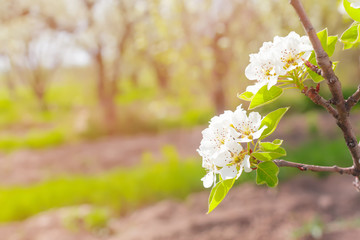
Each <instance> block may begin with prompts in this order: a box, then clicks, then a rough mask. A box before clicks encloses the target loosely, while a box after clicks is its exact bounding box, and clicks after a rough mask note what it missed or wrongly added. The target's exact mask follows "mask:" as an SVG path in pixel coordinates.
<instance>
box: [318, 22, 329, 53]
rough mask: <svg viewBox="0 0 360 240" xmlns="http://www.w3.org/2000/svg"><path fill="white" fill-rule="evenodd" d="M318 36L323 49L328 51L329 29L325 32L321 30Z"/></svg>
mask: <svg viewBox="0 0 360 240" xmlns="http://www.w3.org/2000/svg"><path fill="white" fill-rule="evenodd" d="M317 36H318V38H319V40H320V42H321V45H322V47H323V48H324V50H325V51H326V50H327V37H328V30H327V28H325V29H324V30H321V31H320V32H318V33H317Z"/></svg>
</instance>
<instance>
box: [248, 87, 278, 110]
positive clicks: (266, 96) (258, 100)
mask: <svg viewBox="0 0 360 240" xmlns="http://www.w3.org/2000/svg"><path fill="white" fill-rule="evenodd" d="M282 93H283V90H282V89H281V88H279V87H277V86H272V87H271V88H270V89H269V90H268V89H267V85H265V86H263V87H262V88H260V89H259V91H258V92H257V93H256V94H255V96H254V97H253V98H252V100H251V102H250V106H249V110H250V109H254V108H256V107H259V106H262V105H265V104H268V103H271V102H273V101H274V100H275V99H277V98H278V97H280V96H281V94H282Z"/></svg>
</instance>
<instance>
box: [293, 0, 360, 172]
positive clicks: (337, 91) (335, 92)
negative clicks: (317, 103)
mask: <svg viewBox="0 0 360 240" xmlns="http://www.w3.org/2000/svg"><path fill="white" fill-rule="evenodd" d="M290 4H291V5H292V6H293V8H294V9H295V11H296V13H297V15H298V16H299V17H300V21H301V23H302V25H303V27H304V29H305V31H306V33H307V34H308V36H309V39H310V41H311V44H312V45H313V48H314V51H315V55H316V60H317V63H318V64H319V66H320V68H321V74H322V76H323V77H324V78H325V80H326V81H327V84H328V86H329V89H330V92H331V94H332V96H333V102H334V104H335V105H336V109H337V112H338V115H337V118H336V120H337V122H336V123H337V125H338V126H339V127H340V129H341V130H342V132H343V135H344V139H345V142H346V144H347V146H348V149H349V151H350V153H351V156H352V159H353V162H354V166H355V169H356V171H357V172H358V171H360V162H359V160H360V147H359V146H358V144H357V140H356V136H355V134H354V131H353V129H352V126H351V123H350V119H349V112H348V110H347V108H346V104H345V99H344V96H343V93H342V89H341V83H340V81H339V79H338V78H337V76H336V75H335V73H334V71H333V69H332V62H331V61H330V58H329V56H328V55H327V53H326V52H325V50H324V49H323V47H322V45H321V42H320V40H319V38H318V36H317V34H316V31H315V29H314V27H313V26H312V24H311V22H310V20H309V18H308V16H307V14H306V12H305V10H304V7H303V6H302V4H301V2H300V0H290Z"/></svg>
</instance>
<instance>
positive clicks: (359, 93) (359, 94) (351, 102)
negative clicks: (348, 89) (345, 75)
mask: <svg viewBox="0 0 360 240" xmlns="http://www.w3.org/2000/svg"><path fill="white" fill-rule="evenodd" d="M359 100H360V85H359V86H358V89H357V90H356V92H354V94H353V95H351V96H350V97H349V98H348V99H347V100H346V102H345V105H346V110H347V111H348V112H350V110H351V108H352V107H353V106H355V104H357V103H358V102H359Z"/></svg>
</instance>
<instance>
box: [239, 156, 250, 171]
mask: <svg viewBox="0 0 360 240" xmlns="http://www.w3.org/2000/svg"><path fill="white" fill-rule="evenodd" d="M249 159H250V156H249V155H246V156H245V158H244V160H243V162H242V163H241V165H242V166H244V170H245V172H251V171H252V169H251V168H250V161H249Z"/></svg>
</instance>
